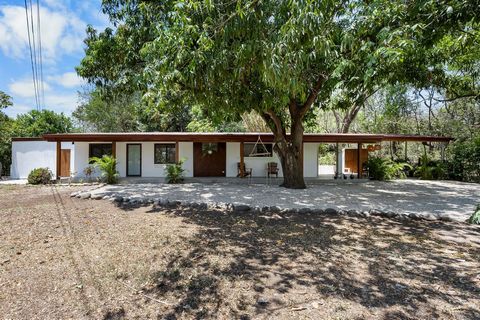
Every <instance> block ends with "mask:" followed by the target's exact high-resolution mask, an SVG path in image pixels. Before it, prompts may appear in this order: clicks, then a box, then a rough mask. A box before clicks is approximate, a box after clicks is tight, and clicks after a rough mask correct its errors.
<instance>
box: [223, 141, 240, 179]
mask: <svg viewBox="0 0 480 320" xmlns="http://www.w3.org/2000/svg"><path fill="white" fill-rule="evenodd" d="M226 159H227V160H226V161H227V164H226V171H225V175H226V176H227V177H236V176H237V173H238V168H237V163H239V162H240V142H227V157H226Z"/></svg>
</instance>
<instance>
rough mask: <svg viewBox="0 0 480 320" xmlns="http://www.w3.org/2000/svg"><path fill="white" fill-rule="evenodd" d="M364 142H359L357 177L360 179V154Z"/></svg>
mask: <svg viewBox="0 0 480 320" xmlns="http://www.w3.org/2000/svg"><path fill="white" fill-rule="evenodd" d="M361 151H362V144H361V143H358V144H357V178H358V179H360V178H361V177H362V168H360V162H361V161H360V156H361V155H362V152H361Z"/></svg>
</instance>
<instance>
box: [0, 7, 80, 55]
mask: <svg viewBox="0 0 480 320" xmlns="http://www.w3.org/2000/svg"><path fill="white" fill-rule="evenodd" d="M33 10H34V12H36V6H34V7H33ZM34 20H36V18H35V15H34ZM35 22H36V21H35ZM40 24H41V38H42V54H43V58H44V60H45V62H46V63H50V62H53V61H55V60H56V59H57V58H58V57H60V56H61V55H63V54H70V53H74V52H80V51H81V50H82V48H83V44H82V41H83V39H84V37H85V27H86V23H85V22H84V21H82V20H81V19H80V18H79V17H78V16H76V15H75V14H74V13H72V12H70V11H68V10H66V9H65V8H64V7H59V6H52V9H49V8H47V7H44V6H40ZM36 36H37V35H36ZM37 38H38V36H37ZM0 49H1V50H2V51H3V53H4V54H5V55H6V56H8V57H11V58H17V59H30V52H29V48H28V33H27V24H26V17H25V8H24V7H21V6H11V5H6V6H0Z"/></svg>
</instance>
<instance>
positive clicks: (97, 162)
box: [90, 155, 118, 184]
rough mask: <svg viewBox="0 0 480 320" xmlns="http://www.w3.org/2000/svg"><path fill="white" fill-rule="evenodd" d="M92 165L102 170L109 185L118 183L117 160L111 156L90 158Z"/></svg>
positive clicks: (103, 176)
mask: <svg viewBox="0 0 480 320" xmlns="http://www.w3.org/2000/svg"><path fill="white" fill-rule="evenodd" d="M90 161H91V162H92V164H93V165H94V166H96V167H98V169H99V170H100V172H101V173H102V178H103V180H104V181H105V182H106V183H108V184H114V183H117V182H118V171H117V159H115V158H114V157H111V156H106V155H105V156H103V157H101V158H98V157H92V158H90Z"/></svg>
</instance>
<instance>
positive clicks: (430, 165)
mask: <svg viewBox="0 0 480 320" xmlns="http://www.w3.org/2000/svg"><path fill="white" fill-rule="evenodd" d="M420 163H421V164H420V166H418V167H417V168H416V170H415V173H414V175H415V176H416V177H419V178H420V179H423V180H438V179H444V178H446V177H447V168H446V165H445V164H444V163H442V162H440V161H431V160H429V159H428V157H427V156H426V155H424V156H422V157H421V159H420Z"/></svg>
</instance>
